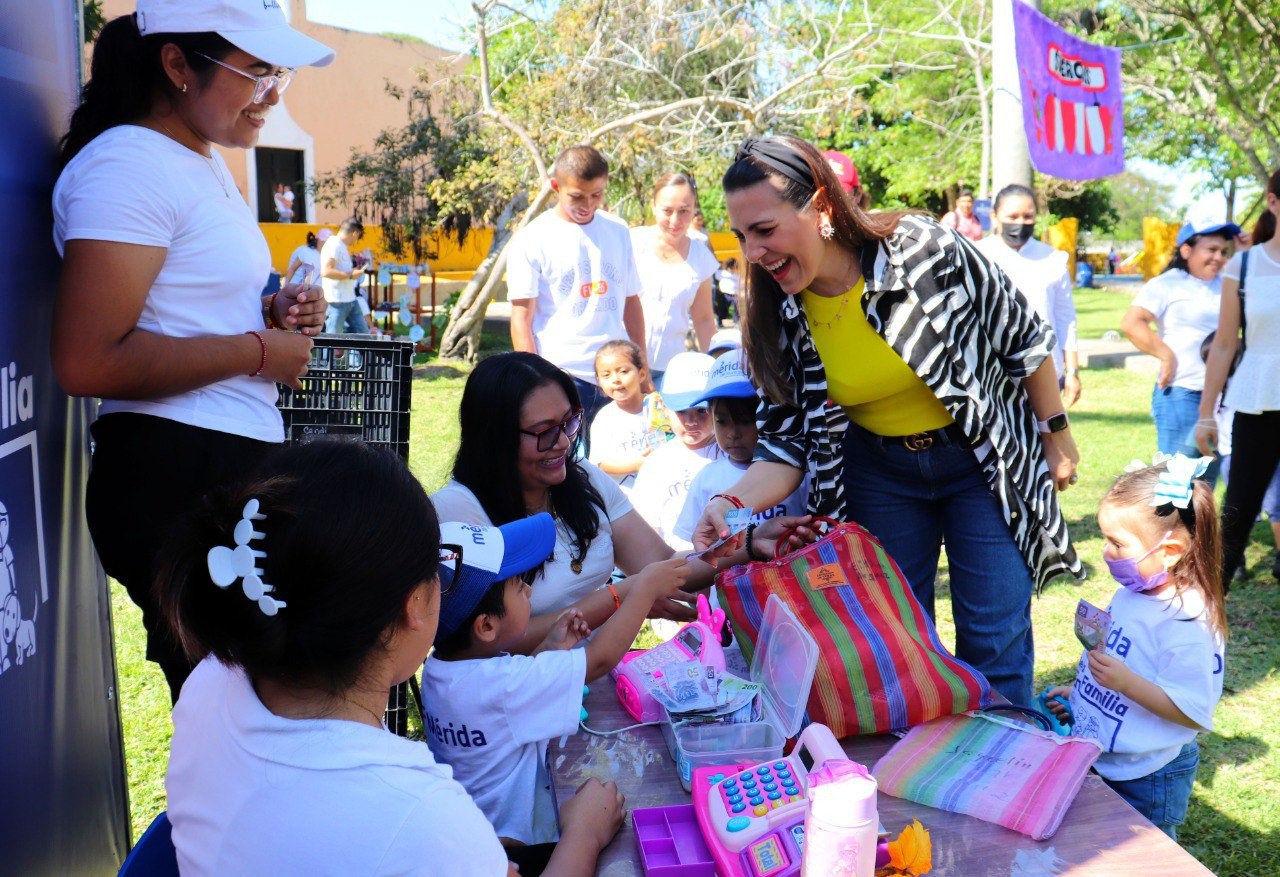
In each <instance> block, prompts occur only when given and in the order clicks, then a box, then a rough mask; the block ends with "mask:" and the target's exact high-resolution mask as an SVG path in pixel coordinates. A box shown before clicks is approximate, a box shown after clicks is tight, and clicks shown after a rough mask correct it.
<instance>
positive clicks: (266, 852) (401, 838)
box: [165, 658, 581, 877]
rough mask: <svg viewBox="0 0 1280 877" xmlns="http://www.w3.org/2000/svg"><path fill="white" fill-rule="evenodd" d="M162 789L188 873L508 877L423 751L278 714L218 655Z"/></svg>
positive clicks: (179, 722) (181, 726) (194, 684)
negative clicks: (225, 664)
mask: <svg viewBox="0 0 1280 877" xmlns="http://www.w3.org/2000/svg"><path fill="white" fill-rule="evenodd" d="M579 691H581V689H579ZM165 789H166V791H167V792H168V807H169V820H170V821H171V822H172V823H173V843H174V846H175V847H176V848H177V854H178V866H179V868H180V870H181V871H182V873H183V875H194V877H204V875H208V877H215V875H217V877H220V875H226V874H308V875H310V874H316V875H332V877H348V875H351V874H416V875H424V877H425V875H433V877H434V875H457V877H469V875H473V874H483V875H491V877H501V875H505V874H506V873H507V857H506V854H505V853H504V852H503V849H502V846H501V845H500V844H499V843H498V836H497V835H496V834H495V833H494V831H493V828H492V827H491V826H490V825H489V823H488V822H487V821H486V820H485V818H484V815H483V814H482V813H481V812H480V810H479V808H477V807H476V805H475V804H474V803H473V802H472V800H471V798H470V797H468V796H467V793H466V792H465V791H464V790H463V788H462V786H461V785H459V784H458V783H457V782H456V781H455V780H454V779H453V776H452V772H451V771H450V769H449V767H448V766H446V765H442V764H437V763H436V761H435V759H433V758H432V756H431V750H430V749H428V748H427V747H426V746H423V745H422V744H421V743H419V742H417V741H414V740H407V739H405V738H403V737H397V736H396V735H395V734H392V733H391V732H390V731H387V730H385V729H382V728H374V727H371V726H369V725H362V724H359V723H357V722H349V721H346V720H343V719H285V718H281V717H280V716H277V715H275V714H274V713H272V712H271V711H270V710H268V709H267V708H266V707H265V706H263V705H262V702H261V701H260V700H258V696H257V694H256V693H255V692H254V690H253V686H252V685H251V684H250V683H249V680H248V678H247V677H246V676H245V675H244V672H243V671H241V670H238V669H231V668H228V667H225V666H223V665H222V664H220V663H218V661H217V660H215V659H214V658H206V659H205V660H204V661H202V662H201V663H200V664H199V665H198V666H197V667H196V668H195V670H193V671H192V673H191V676H190V677H188V679H187V681H186V683H185V684H184V685H183V686H182V694H181V696H180V697H179V698H178V703H177V705H176V706H175V707H174V709H173V743H172V748H171V750H170V755H169V770H168V773H167V774H166V776H165Z"/></svg>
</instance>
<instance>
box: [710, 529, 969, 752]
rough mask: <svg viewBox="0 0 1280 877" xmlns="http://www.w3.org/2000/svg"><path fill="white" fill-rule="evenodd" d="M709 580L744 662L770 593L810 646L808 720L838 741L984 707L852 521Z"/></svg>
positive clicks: (961, 667)
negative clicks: (813, 656) (813, 653)
mask: <svg viewBox="0 0 1280 877" xmlns="http://www.w3.org/2000/svg"><path fill="white" fill-rule="evenodd" d="M831 523H832V524H833V526H831V529H830V530H828V532H827V533H826V534H825V535H824V536H823V537H822V538H821V539H819V540H818V541H817V542H814V543H813V544H811V545H806V546H805V547H804V548H801V549H799V550H798V551H795V552H793V553H791V554H787V555H784V556H782V557H779V558H776V559H774V560H770V561H764V562H759V563H749V564H746V565H743V566H735V567H732V568H730V569H726V570H724V571H723V572H721V573H720V574H719V575H718V576H716V585H717V586H718V587H719V588H720V594H721V603H722V604H723V608H724V610H725V612H726V614H727V615H728V617H729V619H730V621H731V622H732V623H733V626H734V633H735V635H736V636H737V637H738V642H739V643H740V644H741V646H742V650H743V652H744V653H745V656H746V658H747V660H748V661H750V660H751V656H752V652H753V650H754V646H755V642H756V638H757V634H758V631H759V628H760V622H761V619H762V618H763V617H764V606H765V603H766V602H767V601H768V599H769V595H770V594H777V595H778V597H779V599H781V600H782V601H783V602H784V603H786V605H787V608H788V609H790V610H791V611H792V612H793V613H794V614H795V616H796V618H797V619H799V621H800V623H801V624H803V625H804V626H805V628H807V629H808V631H809V633H811V634H812V635H813V638H814V639H815V640H816V641H817V643H818V649H819V659H818V669H817V672H816V673H815V675H814V679H813V689H812V690H811V691H810V694H809V705H808V706H809V710H808V713H809V718H810V720H811V721H814V722H821V723H823V724H824V725H827V726H828V727H830V728H831V730H832V732H834V733H835V735H836V736H837V737H845V736H847V735H849V734H875V733H880V732H882V731H890V730H897V729H903V728H909V727H912V726H913V725H918V724H921V723H922V722H927V721H929V720H930V719H933V718H936V717H938V716H945V715H950V714H951V713H960V712H964V711H965V710H970V709H977V708H979V707H983V706H987V705H988V704H990V703H991V702H992V700H993V698H992V694H991V686H990V685H989V684H988V683H987V680H986V679H985V678H984V677H983V675H982V674H981V673H979V672H978V671H977V670H975V669H974V668H972V667H970V666H969V665H968V664H966V663H964V662H963V661H961V660H959V659H957V658H956V657H955V656H953V655H952V654H951V653H949V652H948V651H947V650H946V648H945V647H944V646H943V645H942V643H941V641H939V639H938V633H937V631H936V630H935V629H934V626H933V623H932V622H931V621H930V620H929V617H928V616H927V615H925V613H924V609H923V607H921V605H920V602H919V601H918V600H917V599H916V597H915V595H914V594H913V593H912V592H911V588H910V587H909V586H908V585H907V582H906V579H905V578H903V575H902V573H901V571H899V569H898V566H897V564H895V563H894V562H893V559H892V558H891V557H889V555H888V554H886V553H885V550H884V549H883V548H882V547H881V546H880V543H879V542H877V541H876V539H875V537H873V536H872V535H871V534H870V533H868V532H867V531H866V530H865V529H863V528H862V527H861V526H859V525H858V524H853V523H849V524H835V523H834V522H831Z"/></svg>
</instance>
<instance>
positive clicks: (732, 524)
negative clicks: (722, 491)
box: [689, 508, 754, 560]
mask: <svg viewBox="0 0 1280 877" xmlns="http://www.w3.org/2000/svg"><path fill="white" fill-rule="evenodd" d="M753 511H754V509H750V508H745V509H730V510H729V511H727V512H725V516H724V523H725V526H727V527H728V528H729V535H728V536H725V537H724V538H723V539H718V540H716V541H715V542H714V543H712V544H711V545H709V546H707V547H706V548H704V549H702V550H701V551H695V552H693V553H692V554H690V555H689V559H690V560H697V559H698V558H700V557H702V556H703V555H704V554H710V553H711V552H713V551H715V550H716V549H717V548H719V547H721V546H722V545H725V544H727V543H728V542H729V540H730V539H732V538H733V537H734V536H737V535H738V534H739V533H741V532H742V531H743V530H745V529H747V525H748V524H750V523H751V514H752V512H753Z"/></svg>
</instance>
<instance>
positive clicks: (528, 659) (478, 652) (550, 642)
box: [422, 512, 689, 844]
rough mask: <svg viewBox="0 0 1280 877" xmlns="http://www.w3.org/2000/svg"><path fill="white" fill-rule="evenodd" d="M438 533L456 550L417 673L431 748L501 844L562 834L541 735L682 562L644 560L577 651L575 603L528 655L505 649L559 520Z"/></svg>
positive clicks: (566, 730) (525, 610)
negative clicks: (430, 644) (429, 647)
mask: <svg viewBox="0 0 1280 877" xmlns="http://www.w3.org/2000/svg"><path fill="white" fill-rule="evenodd" d="M440 538H441V543H442V545H444V546H445V547H447V548H453V550H455V551H457V552H458V555H459V556H458V558H457V560H455V561H453V562H452V563H443V564H441V568H440V569H441V575H440V623H439V627H438V628H437V632H436V639H435V651H434V652H433V653H432V655H431V657H430V658H429V659H428V660H427V662H426V664H424V665H423V668H422V696H423V701H424V704H425V710H424V713H425V714H424V718H425V720H426V724H427V744H428V745H429V746H430V747H431V753H432V755H433V756H434V757H435V759H436V761H438V762H442V763H444V764H448V765H450V766H451V767H452V768H453V778H454V779H456V780H457V781H458V782H459V783H461V784H462V786H463V788H465V789H466V790H467V793H468V794H469V795H471V798H472V799H473V800H474V801H475V803H476V806H478V807H479V808H480V809H481V810H482V811H483V812H484V815H485V817H486V818H487V819H488V820H489V822H490V823H491V824H492V825H493V827H494V829H495V830H496V831H497V833H498V836H499V837H500V838H502V839H503V842H504V843H506V842H507V841H512V842H515V843H517V844H539V843H549V842H551V841H554V840H556V836H557V831H556V814H555V808H554V803H553V801H552V797H551V786H550V779H549V777H548V776H547V775H546V770H545V765H546V753H547V741H549V740H550V739H551V738H553V737H560V736H562V735H565V734H572V733H574V732H575V731H576V730H577V729H578V722H579V719H580V716H581V710H582V687H583V685H585V684H587V683H589V682H593V681H594V680H596V679H598V678H600V677H601V676H603V675H604V674H605V673H607V672H609V670H611V669H612V668H613V667H615V666H617V663H618V662H619V661H620V660H622V656H623V655H625V654H626V652H627V649H629V648H630V647H631V643H632V641H633V640H634V639H635V636H636V634H637V633H638V632H639V630H640V625H641V624H642V623H643V622H644V619H645V616H646V615H648V613H649V610H650V609H651V608H652V606H653V603H654V601H655V600H657V599H659V598H662V597H672V596H677V595H679V594H680V593H682V592H681V585H683V584H684V581H685V578H686V576H687V574H688V568H689V564H688V561H686V560H685V559H684V558H672V559H670V560H663V561H659V562H656V563H651V564H649V565H648V566H647V567H645V568H644V569H643V570H641V572H640V573H639V575H636V576H634V577H632V579H631V584H630V586H629V588H628V589H627V591H626V594H625V596H624V597H623V598H622V600H621V603H620V604H619V605H618V608H617V609H616V610H615V611H614V613H613V615H612V616H610V618H609V620H608V621H606V622H605V623H604V624H602V625H600V627H599V628H598V629H597V630H596V631H595V634H594V636H592V637H591V639H590V640H588V641H587V643H586V645H585V647H582V648H574V646H576V645H578V644H579V643H580V642H581V641H582V640H583V639H585V638H586V636H587V634H588V633H590V631H589V630H588V629H587V625H586V622H585V621H584V620H583V618H582V616H581V615H580V614H579V613H578V612H577V611H576V610H573V609H570V610H566V611H565V612H564V613H563V614H562V615H561V616H560V618H559V619H558V620H557V623H556V625H555V627H553V628H552V631H551V633H550V634H548V636H547V638H546V639H545V640H543V642H542V644H541V645H540V646H539V647H538V649H536V650H535V651H534V654H533V655H512V654H508V653H507V651H506V650H507V649H509V648H511V647H512V646H514V644H516V643H518V642H520V640H521V639H523V638H524V635H525V632H526V630H527V629H528V626H529V613H530V604H529V595H530V592H531V584H530V583H531V582H532V581H533V580H534V578H535V576H536V574H537V572H538V570H539V568H540V567H541V565H542V563H543V562H544V561H545V560H546V559H547V558H548V557H549V556H550V555H551V552H552V550H553V549H554V547H555V539H556V528H555V521H554V520H553V519H552V517H551V515H549V514H547V513H546V512H543V513H540V514H537V515H533V516H531V517H528V518H520V519H518V520H515V521H512V522H510V523H508V524H503V525H502V526H501V527H482V526H478V525H475V524H461V523H456V522H453V523H446V524H442V525H441V527H440Z"/></svg>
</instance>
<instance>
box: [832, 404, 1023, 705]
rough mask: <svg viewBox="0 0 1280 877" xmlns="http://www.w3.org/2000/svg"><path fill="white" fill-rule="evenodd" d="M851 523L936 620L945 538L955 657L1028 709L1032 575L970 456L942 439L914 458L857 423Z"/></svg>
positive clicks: (850, 465)
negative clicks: (869, 537) (881, 548)
mask: <svg viewBox="0 0 1280 877" xmlns="http://www.w3.org/2000/svg"><path fill="white" fill-rule="evenodd" d="M844 473H845V497H846V501H847V504H848V512H849V517H850V519H851V520H854V521H857V522H858V523H859V524H861V525H862V526H864V527H866V528H867V529H868V530H869V531H871V534H872V535H873V536H875V537H876V538H877V539H878V540H880V544H882V545H883V546H884V548H885V550H886V551H887V552H888V553H889V556H890V557H892V558H893V559H894V560H895V561H896V562H897V564H898V567H899V568H900V569H901V570H902V573H903V575H904V576H906V578H907V581H908V583H910V585H911V590H912V591H913V592H914V593H915V595H916V597H917V598H918V599H919V600H920V603H921V604H922V605H923V606H924V609H925V611H926V612H927V613H928V614H929V617H930V618H933V617H934V580H935V579H936V577H937V573H938V557H939V553H940V551H941V548H942V544H943V541H944V540H945V542H946V546H947V561H948V564H949V566H950V571H951V611H952V617H953V618H954V620H955V626H956V657H958V658H960V659H961V660H962V661H965V662H967V663H969V664H970V665H972V666H973V667H975V668H976V669H977V670H978V671H979V672H981V673H982V674H983V675H984V676H986V677H987V681H988V682H990V683H991V687H992V688H994V689H995V690H996V691H998V692H1000V693H1001V694H1002V695H1004V697H1005V698H1007V699H1008V700H1009V701H1010V702H1011V703H1014V704H1018V705H1020V706H1027V705H1029V704H1030V703H1031V698H1032V694H1031V689H1032V669H1033V667H1034V664H1035V655H1034V645H1033V642H1032V637H1031V593H1032V591H1033V589H1034V588H1033V582H1032V578H1031V570H1030V568H1029V567H1028V566H1027V561H1026V560H1025V559H1024V558H1023V556H1022V552H1021V551H1019V550H1018V546H1017V545H1016V544H1015V543H1014V541H1013V534H1012V533H1010V532H1009V525H1008V524H1007V523H1006V522H1005V519H1004V515H1003V513H1002V512H1001V510H1000V505H999V503H998V502H997V501H996V498H995V496H993V495H992V493H991V490H990V488H989V487H988V486H987V480H986V477H985V476H984V475H983V474H982V470H981V469H980V468H979V466H978V462H977V459H976V458H975V457H974V455H973V451H972V449H970V448H967V447H961V446H959V445H957V444H954V443H952V442H950V441H936V440H935V442H934V444H933V446H932V447H931V448H929V449H927V450H923V451H911V450H908V449H907V448H906V447H904V446H903V444H902V442H901V440H896V441H895V440H893V439H881V438H880V437H878V436H875V435H872V434H871V433H869V432H867V431H866V430H864V429H862V428H861V427H858V426H856V425H854V424H850V426H849V432H848V435H847V437H846V439H845V444H844Z"/></svg>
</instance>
